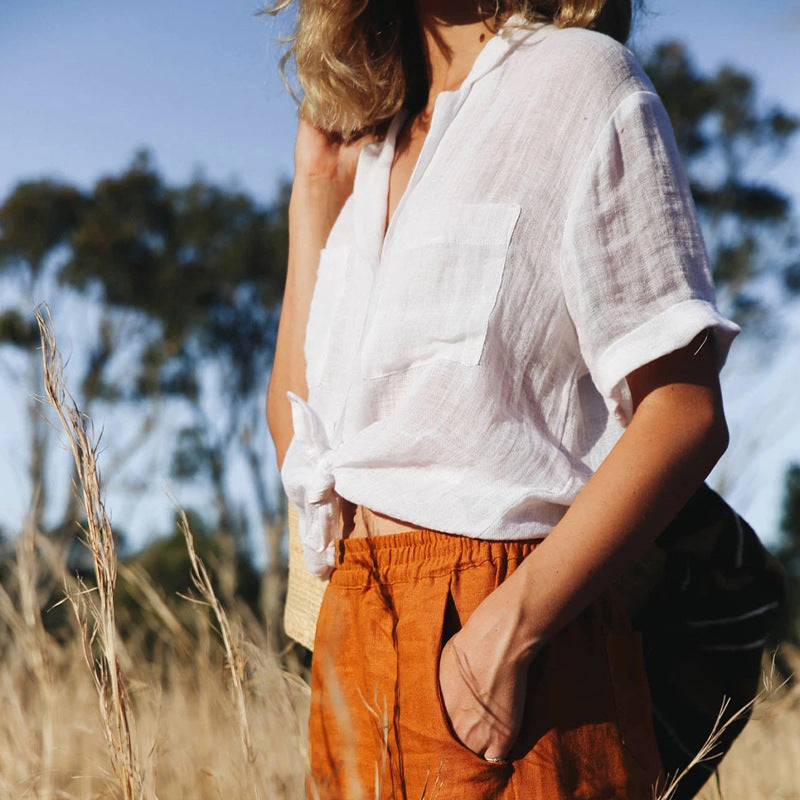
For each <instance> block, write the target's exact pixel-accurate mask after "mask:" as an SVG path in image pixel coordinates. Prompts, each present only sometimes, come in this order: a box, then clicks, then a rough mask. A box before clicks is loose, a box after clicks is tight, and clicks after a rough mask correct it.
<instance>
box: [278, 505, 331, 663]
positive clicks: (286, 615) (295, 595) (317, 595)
mask: <svg viewBox="0 0 800 800" xmlns="http://www.w3.org/2000/svg"><path fill="white" fill-rule="evenodd" d="M287 516H288V522H289V583H288V586H287V588H286V606H285V608H284V611H283V627H284V629H285V630H286V635H287V636H290V637H291V638H292V639H294V640H295V641H296V642H299V643H300V644H301V645H303V647H307V648H308V649H309V650H313V649H314V633H315V632H316V629H317V617H318V616H319V607H320V604H321V603H322V595H323V594H324V593H325V587H326V586H327V585H328V582H327V581H321V580H320V579H319V578H317V577H316V575H312V574H311V573H310V572H309V571H308V570H307V569H306V565H305V561H304V560H303V545H302V544H301V542H300V535H299V533H298V530H297V509H296V508H295V507H294V505H292V503H289V508H288V515H287Z"/></svg>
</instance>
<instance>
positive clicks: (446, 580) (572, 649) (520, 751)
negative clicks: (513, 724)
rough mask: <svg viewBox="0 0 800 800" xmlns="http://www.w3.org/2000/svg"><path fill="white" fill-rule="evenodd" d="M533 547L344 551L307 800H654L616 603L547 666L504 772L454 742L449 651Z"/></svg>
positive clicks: (317, 705)
mask: <svg viewBox="0 0 800 800" xmlns="http://www.w3.org/2000/svg"><path fill="white" fill-rule="evenodd" d="M537 544H538V542H537V541H530V540H529V541H512V542H492V541H486V540H477V539H472V538H469V537H465V536H452V535H448V534H443V533H438V532H436V531H426V530H411V531H408V532H402V533H395V534H388V535H385V536H377V537H362V538H350V539H340V540H338V542H337V545H336V548H335V549H336V568H335V569H334V571H333V574H332V576H331V580H330V583H329V584H328V587H327V589H326V591H325V595H324V598H323V601H322V608H321V611H320V619H319V625H318V626H317V633H316V641H315V647H314V658H313V660H312V662H311V670H312V674H311V711H310V718H309V744H310V762H311V763H310V767H311V770H310V775H309V778H308V786H307V795H308V797H314V798H319V800H343V798H347V800H359V799H360V800H368V798H374V797H381V798H387V799H388V798H391V799H392V800H418V798H424V797H436V798H438V800H466V798H481V800H521V798H534V797H536V798H547V800H582V799H583V800H597V799H598V798H606V800H617V799H618V800H623V798H624V800H652V798H653V797H655V796H656V792H655V791H654V787H656V784H658V783H659V781H660V780H662V778H661V776H660V769H661V766H660V761H659V755H658V750H657V748H656V742H655V738H654V733H653V727H652V721H651V717H650V699H649V694H648V687H647V679H646V676H645V672H644V667H643V662H642V651H641V644H640V641H639V639H638V637H637V635H636V634H634V633H632V631H631V628H630V623H629V621H628V617H627V614H626V613H625V611H624V609H623V608H622V606H621V605H620V603H619V602H618V600H617V598H616V596H615V595H614V593H613V591H609V592H607V593H606V594H604V595H603V596H602V597H601V598H600V599H599V600H597V601H596V602H594V603H593V604H592V605H590V606H589V607H588V608H587V609H586V610H584V611H583V612H582V613H581V614H580V615H579V616H578V617H577V618H576V619H575V620H574V621H573V622H571V623H569V624H568V625H567V626H566V627H564V628H563V629H562V630H561V631H559V633H557V634H556V635H555V636H553V637H552V639H550V640H549V641H548V642H547V643H546V644H545V645H544V647H543V649H542V650H541V651H540V652H539V653H538V654H537V656H536V658H535V659H534V661H533V662H532V664H531V666H530V668H529V672H528V676H527V693H526V700H525V710H524V715H523V721H522V728H521V733H520V735H519V737H518V739H517V741H516V743H515V744H514V746H513V748H512V750H511V752H510V753H509V754H508V756H507V758H506V760H505V762H504V763H489V762H487V761H485V760H484V759H483V758H481V757H480V756H479V755H477V754H475V753H473V752H472V751H471V750H469V749H468V748H467V747H465V746H464V745H463V744H462V743H461V742H460V741H459V740H458V739H457V738H456V737H455V735H454V734H453V732H452V729H451V727H450V723H449V719H448V716H447V712H446V711H445V709H444V705H443V702H442V698H441V693H440V690H439V682H438V664H439V656H440V654H441V649H442V647H443V645H444V643H445V642H446V641H447V639H448V638H450V636H452V635H453V634H455V633H456V632H457V631H458V630H459V629H460V627H461V625H462V624H463V622H464V621H466V619H467V618H468V617H469V616H470V614H471V613H472V612H473V611H474V609H475V608H476V606H477V605H478V604H479V603H480V602H481V601H482V600H483V599H484V597H486V596H487V595H488V594H490V593H491V592H492V591H493V590H494V589H495V587H496V586H497V585H498V584H499V583H501V582H502V581H503V580H505V579H506V578H507V577H508V576H509V575H510V574H512V573H513V572H514V570H515V569H516V568H517V567H518V566H519V564H520V562H521V561H522V559H524V558H525V557H526V556H527V555H528V554H529V553H530V552H531V551H532V550H533V549H534V548H535V547H536V546H537Z"/></svg>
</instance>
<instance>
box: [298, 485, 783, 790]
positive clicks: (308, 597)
mask: <svg viewBox="0 0 800 800" xmlns="http://www.w3.org/2000/svg"><path fill="white" fill-rule="evenodd" d="M784 580H785V579H784V574H783V570H782V568H781V567H780V565H779V564H778V562H777V561H776V560H775V559H774V558H773V557H772V556H771V555H770V554H769V553H768V552H767V550H766V549H765V548H764V546H763V545H762V544H761V542H760V541H759V538H758V536H757V535H756V533H755V532H754V531H753V529H752V528H751V527H750V526H749V525H748V524H747V522H745V521H744V520H743V519H742V518H741V517H740V516H739V515H738V514H737V513H736V512H735V511H734V510H733V509H732V508H731V507H730V506H729V505H728V504H727V503H726V502H725V501H724V500H723V499H722V498H721V497H720V496H719V495H718V494H717V493H716V492H715V491H713V490H712V489H711V488H710V487H709V486H707V485H706V484H703V485H702V486H701V487H700V488H699V489H698V490H697V492H695V494H694V495H693V496H692V497H691V499H690V500H689V502H688V503H687V504H686V505H685V506H684V507H683V509H682V510H681V511H680V512H679V513H678V515H677V516H676V517H675V518H674V520H673V521H672V522H671V523H670V524H669V526H668V527H667V528H666V529H665V530H664V532H663V533H662V534H661V535H660V536H659V537H658V539H657V540H656V541H655V543H654V544H653V545H652V546H651V547H650V549H649V550H648V551H647V552H646V553H645V554H644V555H643V556H642V558H641V559H640V560H639V561H638V562H637V563H636V564H635V565H634V566H633V567H632V568H631V569H630V570H628V571H627V572H626V573H625V574H624V575H622V576H621V577H620V578H619V580H618V581H617V582H616V584H615V588H616V590H617V591H618V592H619V595H620V596H621V598H622V601H623V603H624V605H625V607H626V608H627V610H628V613H629V614H630V617H631V622H632V625H633V628H634V630H635V631H637V632H638V634H639V635H641V638H642V647H643V652H644V660H645V668H646V671H647V676H648V680H649V683H650V694H651V698H652V704H653V723H654V727H655V732H656V739H657V741H658V747H659V751H660V753H661V759H662V763H663V765H664V769H665V771H666V772H667V773H668V774H669V775H674V774H675V773H676V772H679V771H681V770H682V769H683V768H684V767H685V766H686V765H687V764H688V763H689V761H690V760H691V758H692V757H693V756H694V755H695V754H696V753H697V752H698V750H699V749H700V747H701V746H702V745H703V743H704V742H705V740H706V738H707V737H708V735H709V733H710V732H711V729H712V727H713V725H714V722H715V720H716V719H717V715H718V714H719V711H720V707H721V706H722V703H723V700H724V699H725V698H728V699H729V701H730V705H729V712H728V716H730V715H731V714H733V713H734V712H735V711H738V710H739V709H740V708H742V707H743V706H744V705H746V704H747V703H748V702H750V701H751V700H752V699H753V698H754V697H755V696H756V693H757V691H758V685H759V680H760V675H761V657H762V653H763V649H764V645H765V643H766V641H767V638H768V636H769V633H770V631H771V630H772V627H773V625H774V624H775V621H776V619H777V615H778V613H779V610H780V606H781V604H782V602H783V597H784ZM325 586H326V582H325V581H321V580H319V579H318V578H317V577H315V576H314V575H312V574H311V573H310V572H309V571H308V570H307V569H306V568H305V564H304V562H303V548H302V545H301V544H300V539H299V536H298V533H297V512H296V510H295V509H294V507H293V506H292V505H291V503H290V504H289V585H288V592H287V597H286V610H285V616H284V624H285V627H286V633H287V634H288V635H289V636H291V637H292V638H293V639H295V640H296V641H298V642H300V644H302V645H303V646H304V647H307V648H309V649H313V646H314V631H315V628H316V621H317V616H318V614H319V607H320V603H321V602H322V595H323V593H324V591H325ZM748 716H749V714H746V715H743V716H742V717H741V718H740V719H738V720H737V721H736V722H735V723H734V724H733V725H731V726H730V727H728V728H727V729H726V731H725V733H724V734H723V735H722V737H721V738H720V740H719V741H718V743H717V746H716V749H715V754H714V756H713V757H712V758H711V759H710V760H709V761H707V762H705V763H704V764H700V765H698V766H696V767H695V768H693V770H692V771H691V772H690V773H689V774H688V775H687V776H686V777H685V778H684V779H683V780H682V781H681V783H680V784H679V786H678V790H677V793H676V794H675V795H674V796H673V800H688V798H691V797H693V796H694V795H695V794H696V792H697V791H698V790H699V789H700V787H701V786H702V785H703V784H704V783H705V782H706V780H707V779H708V777H709V775H710V774H711V773H713V771H714V769H715V768H716V766H717V765H718V763H719V761H720V760H721V759H722V756H723V755H724V754H725V753H726V752H727V750H728V749H729V748H730V746H731V744H732V743H733V740H734V739H735V738H736V736H738V734H739V733H740V731H741V730H742V728H743V727H744V725H745V723H746V721H747V718H748Z"/></svg>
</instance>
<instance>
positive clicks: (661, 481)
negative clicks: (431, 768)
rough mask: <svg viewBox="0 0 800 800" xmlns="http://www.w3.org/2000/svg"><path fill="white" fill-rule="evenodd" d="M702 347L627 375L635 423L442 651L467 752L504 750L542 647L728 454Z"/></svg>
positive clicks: (449, 702)
mask: <svg viewBox="0 0 800 800" xmlns="http://www.w3.org/2000/svg"><path fill="white" fill-rule="evenodd" d="M705 338H706V334H705V333H703V334H701V335H700V336H699V337H698V338H697V339H696V340H695V341H694V342H692V343H691V344H690V345H689V346H687V347H684V348H682V349H681V350H677V351H675V352H674V353H670V354H669V355H666V356H664V357H662V358H659V359H657V360H656V361H653V362H652V363H650V364H647V365H645V366H643V367H641V368H640V369H638V370H636V371H635V372H633V373H631V374H630V375H629V376H628V384H629V387H630V390H631V394H632V397H633V403H634V414H633V418H632V419H631V422H630V424H629V425H628V427H627V428H626V429H625V432H624V433H623V434H622V436H621V437H620V439H619V440H618V442H617V443H616V445H615V446H614V448H613V449H612V450H611V452H610V453H609V454H608V456H607V457H606V458H605V460H604V461H603V463H602V464H601V465H600V467H599V468H598V469H597V471H596V472H595V474H594V475H593V476H592V477H591V479H590V480H589V481H588V482H587V483H586V485H585V486H584V488H583V489H582V490H581V492H580V493H579V494H578V496H577V497H576V498H575V501H574V503H573V504H572V506H571V507H570V508H569V510H568V511H567V513H566V514H565V515H564V517H563V518H562V520H561V521H560V522H559V523H558V525H556V526H555V528H554V529H553V530H552V532H551V533H550V534H549V535H548V536H547V538H546V539H545V540H544V542H542V544H541V545H540V546H539V547H537V548H536V549H535V550H534V551H533V552H532V553H531V554H530V555H529V556H528V557H527V558H526V559H525V560H524V561H523V562H522V564H521V565H520V566H519V568H518V569H517V570H516V571H515V572H514V573H513V574H512V575H511V576H510V577H509V578H508V579H507V580H506V581H505V582H504V583H502V584H501V585H500V586H499V587H498V588H497V589H496V590H495V591H494V592H492V594H491V595H489V597H487V598H486V600H484V602H483V603H481V604H480V606H478V608H477V609H476V610H475V612H474V613H473V615H472V616H471V617H470V618H469V620H468V621H467V623H466V624H465V625H464V627H463V628H462V630H461V631H459V633H457V634H456V635H455V636H454V637H453V638H452V639H450V641H449V642H448V643H447V644H446V645H445V647H444V649H443V651H442V657H441V662H440V685H441V689H442V697H443V700H444V702H445V706H446V708H447V711H448V713H449V715H450V720H451V723H452V726H453V729H454V731H455V733H456V734H457V735H458V736H459V738H460V739H461V741H462V742H463V743H464V744H465V745H466V746H467V747H469V748H470V749H471V750H473V751H475V752H476V753H479V754H481V755H483V756H485V757H488V758H499V757H503V756H504V755H505V754H506V753H507V752H508V750H509V749H510V747H511V746H512V744H513V743H514V741H515V739H516V737H517V734H518V732H519V726H520V724H521V714H522V708H523V705H524V703H523V700H524V696H525V675H526V671H527V667H528V665H529V664H530V662H531V660H532V659H533V658H534V657H535V656H536V653H537V652H538V650H539V648H540V647H541V646H542V644H543V643H544V642H546V641H547V639H549V638H550V637H551V636H553V634H555V633H556V632H557V631H558V630H560V629H561V628H562V627H563V626H564V625H566V624H567V623H568V622H569V621H570V620H572V619H573V618H574V617H575V616H577V615H578V614H579V613H580V612H581V611H582V610H583V609H584V608H586V606H588V605H589V604H590V603H591V602H592V601H593V600H594V599H595V598H596V597H597V596H598V595H599V594H600V593H601V592H603V591H604V590H605V589H606V588H608V587H609V586H610V584H611V583H612V581H613V580H614V579H615V578H616V577H617V576H618V575H620V574H621V573H622V572H623V571H624V569H625V568H626V567H627V566H629V565H630V564H631V563H632V562H633V561H634V560H635V559H636V558H637V557H638V556H639V555H641V553H642V552H643V551H644V550H645V549H646V548H647V546H648V545H649V544H651V543H652V541H653V540H654V539H655V538H656V536H657V535H658V534H659V533H660V532H661V531H662V530H663V529H664V528H665V527H666V525H667V524H668V523H669V521H670V520H671V519H672V517H673V516H674V515H675V514H676V513H677V512H678V511H679V510H680V509H681V507H682V506H683V505H684V504H685V502H686V501H687V500H688V499H689V497H690V496H691V495H692V494H693V492H694V491H695V490H696V489H697V487H698V486H699V485H700V484H701V483H702V481H703V480H704V479H705V477H706V475H707V474H708V473H709V472H710V470H711V468H712V467H713V466H714V464H715V463H716V462H717V460H718V459H719V457H720V456H721V455H722V453H723V452H724V451H725V448H726V447H727V443H728V431H727V426H726V424H725V418H724V415H723V410H722V399H721V395H720V389H719V382H718V378H717V367H716V359H715V354H714V348H713V339H712V337H711V336H710V335H709V336H708V337H707V339H708V341H707V342H705V343H704V344H702V343H703V342H704V339H705ZM701 344H702V346H701ZM698 348H699V351H698ZM487 706H488V709H487Z"/></svg>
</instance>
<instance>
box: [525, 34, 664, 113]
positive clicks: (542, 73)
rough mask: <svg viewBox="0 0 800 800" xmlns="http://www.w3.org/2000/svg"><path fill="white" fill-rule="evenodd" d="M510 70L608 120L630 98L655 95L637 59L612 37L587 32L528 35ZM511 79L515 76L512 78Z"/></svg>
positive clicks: (550, 93)
mask: <svg viewBox="0 0 800 800" xmlns="http://www.w3.org/2000/svg"><path fill="white" fill-rule="evenodd" d="M509 71H510V73H511V74H512V75H513V76H514V77H516V78H517V79H518V80H519V81H520V83H521V89H522V91H524V87H528V88H530V87H531V81H533V80H535V81H536V84H537V85H538V86H540V87H541V86H543V87H545V90H546V91H547V93H548V95H550V96H552V97H560V98H562V101H563V102H568V103H570V104H573V105H582V106H584V112H585V114H587V115H589V114H591V112H592V111H593V110H594V112H595V113H596V114H597V116H598V118H602V117H607V115H608V112H609V111H611V110H613V109H614V108H616V107H617V106H618V105H619V104H620V103H621V102H622V101H623V100H624V99H625V98H626V97H628V96H630V95H631V94H634V93H636V92H648V93H654V92H655V90H654V88H653V85H652V83H651V82H650V79H649V78H648V77H647V75H646V73H645V71H644V69H643V68H642V66H641V64H640V63H639V61H638V59H637V58H636V56H635V55H634V54H633V53H632V52H631V51H630V50H629V49H628V48H627V47H625V45H623V44H620V42H618V41H616V40H615V39H613V38H612V37H610V36H606V35H605V34H602V33H598V32H596V31H592V30H588V29H586V28H557V27H556V26H554V25H552V24H551V25H546V26H544V27H543V28H542V29H541V30H540V31H539V32H538V33H536V32H534V33H533V34H531V35H528V36H523V37H522V39H521V41H520V42H519V44H518V46H517V47H516V48H514V51H513V54H512V58H510V59H509ZM510 77H511V76H510Z"/></svg>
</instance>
